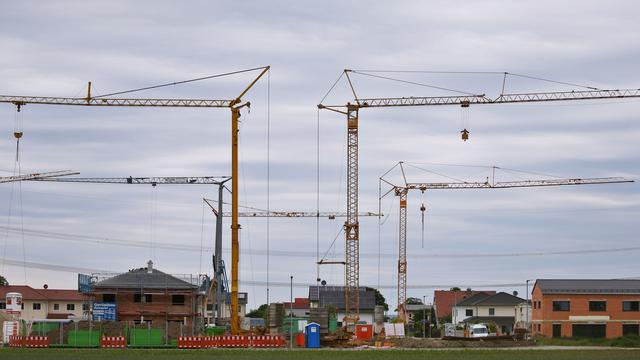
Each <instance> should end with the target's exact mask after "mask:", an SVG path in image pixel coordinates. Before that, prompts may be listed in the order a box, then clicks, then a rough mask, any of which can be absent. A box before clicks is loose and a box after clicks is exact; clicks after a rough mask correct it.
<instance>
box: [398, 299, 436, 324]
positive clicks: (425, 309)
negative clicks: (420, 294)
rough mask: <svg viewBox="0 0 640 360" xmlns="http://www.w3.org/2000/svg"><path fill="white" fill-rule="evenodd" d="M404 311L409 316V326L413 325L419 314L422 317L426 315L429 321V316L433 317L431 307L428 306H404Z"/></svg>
mask: <svg viewBox="0 0 640 360" xmlns="http://www.w3.org/2000/svg"><path fill="white" fill-rule="evenodd" d="M404 311H405V313H406V314H407V318H406V320H407V323H409V324H413V322H414V321H413V319H414V318H415V316H416V314H417V313H420V316H422V314H424V315H425V317H426V318H427V319H429V316H430V315H431V305H426V304H407V305H405V306H404Z"/></svg>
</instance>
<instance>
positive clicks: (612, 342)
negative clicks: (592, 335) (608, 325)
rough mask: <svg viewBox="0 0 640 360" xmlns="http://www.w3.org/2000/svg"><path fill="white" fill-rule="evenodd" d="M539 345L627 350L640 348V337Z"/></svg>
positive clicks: (566, 340) (549, 341) (543, 341)
mask: <svg viewBox="0 0 640 360" xmlns="http://www.w3.org/2000/svg"><path fill="white" fill-rule="evenodd" d="M536 343H537V344H538V345H558V346H611V347H625V348H640V336H624V337H620V338H616V339H587V338H556V339H546V338H541V339H537V340H536Z"/></svg>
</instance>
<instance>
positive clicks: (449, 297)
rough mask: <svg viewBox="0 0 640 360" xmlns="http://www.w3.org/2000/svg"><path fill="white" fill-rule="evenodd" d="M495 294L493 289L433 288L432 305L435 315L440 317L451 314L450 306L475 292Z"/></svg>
mask: <svg viewBox="0 0 640 360" xmlns="http://www.w3.org/2000/svg"><path fill="white" fill-rule="evenodd" d="M481 293H484V294H487V295H495V294H496V292H495V291H473V290H472V291H466V290H460V291H451V290H435V291H434V292H433V306H434V307H435V309H436V317H437V318H438V319H442V318H444V317H446V316H449V315H451V308H452V307H453V305H455V304H457V303H459V302H460V301H462V300H464V299H466V298H468V297H471V296H473V295H476V294H481Z"/></svg>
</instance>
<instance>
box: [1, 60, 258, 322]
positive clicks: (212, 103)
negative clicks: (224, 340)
mask: <svg viewBox="0 0 640 360" xmlns="http://www.w3.org/2000/svg"><path fill="white" fill-rule="evenodd" d="M269 69H270V67H269V66H264V67H259V68H254V69H247V70H242V71H237V72H233V73H227V74H221V75H214V76H210V77H206V78H200V79H192V80H186V81H180V82H175V83H170V84H164V85H159V86H152V87H148V88H143V89H137V90H131V91H125V92H121V93H114V94H110V95H109V96H112V95H119V94H123V93H128V92H133V91H140V90H147V89H153V88H158V87H161V86H168V85H178V84H183V83H187V82H192V81H198V80H204V79H208V78H213V77H219V76H224V75H231V74H238V73H242V72H249V71H260V73H259V74H258V76H256V77H255V78H254V79H253V80H252V81H251V83H249V85H248V86H247V87H246V88H245V89H244V90H243V91H242V92H241V93H240V95H238V96H237V97H235V98H232V99H226V100H211V99H149V98H114V97H107V96H92V95H91V83H90V82H89V87H88V90H87V96H86V97H83V98H71V97H45V96H14V95H0V103H9V104H14V105H15V106H17V107H23V106H25V105H28V104H44V105H71V106H94V107H95V106H97V107H161V108H166V107H176V108H227V109H230V110H231V177H232V178H233V181H232V185H231V214H232V216H231V332H232V333H233V334H239V333H240V318H239V317H238V266H239V259H240V255H239V251H240V245H239V230H240V225H239V223H238V180H239V176H238V138H239V131H240V130H239V126H238V122H239V119H240V110H241V109H242V108H244V107H249V106H250V105H251V104H250V103H249V102H248V101H247V102H245V101H243V100H242V97H243V96H244V95H245V94H246V93H247V92H248V91H249V90H250V89H251V88H252V87H253V85H255V83H256V82H258V80H260V78H261V77H262V76H263V75H264V74H265V73H267V71H269Z"/></svg>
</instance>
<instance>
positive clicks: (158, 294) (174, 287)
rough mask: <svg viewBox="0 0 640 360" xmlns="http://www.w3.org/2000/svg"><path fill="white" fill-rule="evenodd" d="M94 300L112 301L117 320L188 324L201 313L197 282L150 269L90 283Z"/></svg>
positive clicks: (135, 270)
mask: <svg viewBox="0 0 640 360" xmlns="http://www.w3.org/2000/svg"><path fill="white" fill-rule="evenodd" d="M91 289H92V295H93V296H94V298H95V301H96V302H104V303H115V304H116V320H118V321H133V322H134V323H151V324H154V323H158V324H163V323H164V322H165V321H167V322H169V323H171V322H175V323H182V324H184V325H187V326H191V325H193V324H195V323H196V320H197V319H198V317H200V316H201V315H202V314H201V313H202V311H201V306H202V301H203V298H204V297H203V295H204V294H201V292H200V289H199V287H198V285H194V284H192V283H190V282H187V281H184V280H182V279H178V278H177V277H175V276H172V275H169V274H166V273H164V272H162V271H160V270H158V269H154V268H153V262H151V261H149V262H148V263H147V267H145V268H139V269H134V270H130V271H129V272H127V273H124V274H120V275H117V276H114V277H111V278H108V279H105V280H102V281H99V282H96V283H94V284H92V286H91Z"/></svg>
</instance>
